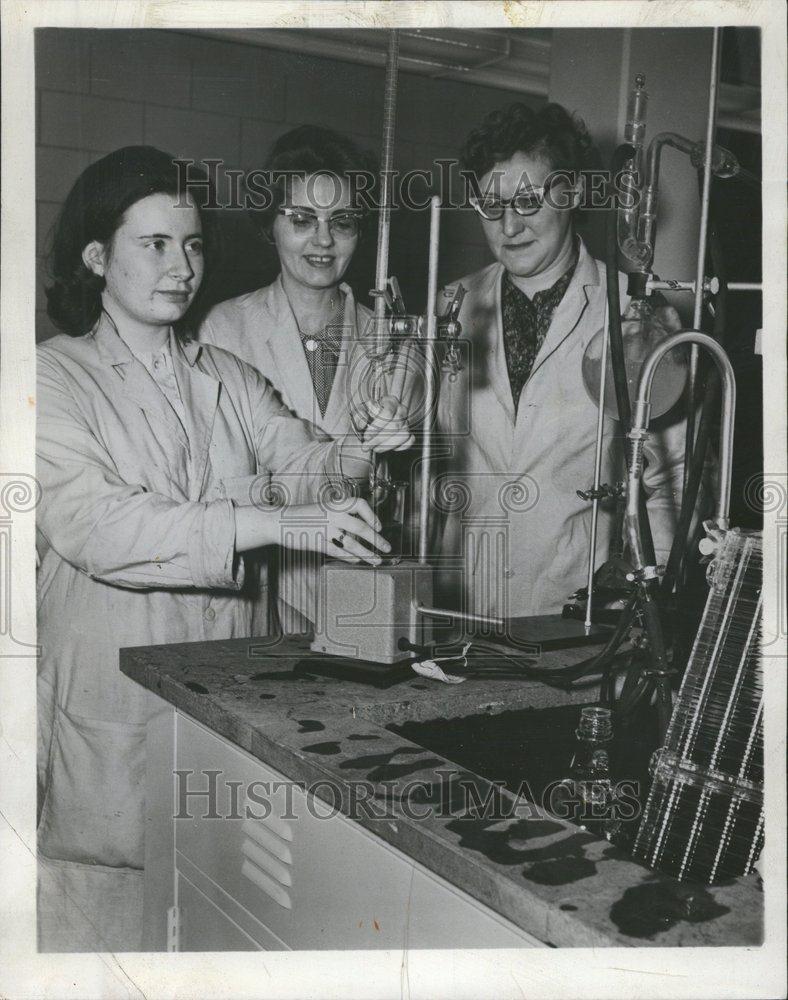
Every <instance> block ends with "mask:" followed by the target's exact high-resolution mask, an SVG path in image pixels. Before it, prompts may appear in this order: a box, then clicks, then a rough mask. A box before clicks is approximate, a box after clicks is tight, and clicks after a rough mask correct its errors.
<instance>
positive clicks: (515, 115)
mask: <svg viewBox="0 0 788 1000" xmlns="http://www.w3.org/2000/svg"><path fill="white" fill-rule="evenodd" d="M518 152H519V153H526V154H528V155H532V156H542V157H544V158H545V159H546V160H547V161H548V163H549V165H550V167H551V169H553V170H571V171H572V172H574V173H576V174H577V173H579V172H580V171H582V170H586V169H589V168H590V167H593V166H594V165H595V161H596V151H595V149H594V145H593V143H592V141H591V137H590V136H589V134H588V131H587V129H586V126H585V123H584V122H583V120H582V119H581V118H578V117H577V116H576V115H572V114H570V113H569V112H568V111H567V110H566V108H565V107H563V106H562V105H560V104H545V105H544V107H541V108H539V110H538V111H534V109H533V108H529V107H528V106H527V105H526V104H521V103H519V102H518V103H515V104H510V105H508V106H507V107H505V108H499V109H497V110H495V111H492V112H490V114H489V115H487V117H486V118H485V119H484V121H483V122H482V124H481V125H480V126H479V127H478V128H475V129H474V130H473V131H472V132H471V134H470V135H469V136H468V138H467V139H466V141H465V145H464V146H463V147H462V151H461V153H460V162H461V165H462V167H463V168H464V169H465V170H468V171H471V172H472V173H473V174H475V176H476V178H477V180H480V179H481V178H482V177H483V176H484V175H485V174H486V173H487V172H488V171H489V170H490V169H492V167H493V166H494V165H495V164H496V163H501V162H503V161H504V160H508V159H510V158H511V157H512V156H514V154H515V153H518Z"/></svg>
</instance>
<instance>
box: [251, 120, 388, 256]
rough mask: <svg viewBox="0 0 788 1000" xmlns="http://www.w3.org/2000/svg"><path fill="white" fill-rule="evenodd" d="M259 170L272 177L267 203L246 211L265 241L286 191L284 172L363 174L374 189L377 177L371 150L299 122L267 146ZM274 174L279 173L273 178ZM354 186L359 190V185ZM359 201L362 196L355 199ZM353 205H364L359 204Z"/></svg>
mask: <svg viewBox="0 0 788 1000" xmlns="http://www.w3.org/2000/svg"><path fill="white" fill-rule="evenodd" d="M263 170H264V171H265V172H266V173H270V175H271V178H272V183H271V184H270V186H268V188H267V192H268V200H269V202H270V203H269V204H268V205H267V207H266V208H260V209H252V210H251V212H250V214H251V216H252V219H253V221H254V224H255V226H256V227H257V228H258V230H259V231H260V232H261V233H262V234H263V236H265V238H266V239H268V240H270V239H271V233H272V230H273V225H274V221H275V219H276V214H277V210H278V209H279V207H280V206H281V204H282V202H283V201H284V199H285V195H286V193H287V191H286V180H287V174H288V173H290V174H293V173H298V174H301V175H305V176H309V175H310V174H328V175H330V176H332V177H336V178H342V177H347V176H348V175H349V174H360V173H364V174H367V175H369V177H368V180H369V183H368V184H367V185H366V190H367V191H374V188H375V186H376V184H377V179H378V162H377V158H376V157H375V154H374V153H372V152H371V151H370V150H367V149H362V147H361V146H358V145H357V144H356V143H355V142H354V141H353V140H352V139H350V138H349V137H348V136H346V135H342V133H341V132H335V131H334V130H333V129H330V128H323V127H322V126H320V125H299V126H298V127H297V128H294V129H291V130H290V131H289V132H285V134H284V135H280V136H279V138H278V139H277V140H276V142H275V143H274V144H273V146H272V147H271V151H270V153H269V154H268V157H267V158H266V161H265V163H264V164H263ZM277 174H279V175H280V176H278V177H277ZM358 187H359V189H361V185H358ZM359 201H360V202H361V201H362V199H361V198H359ZM354 207H357V208H365V205H364V204H363V203H362V204H359V205H357V206H354ZM369 218H370V216H369V213H366V212H365V221H367V222H368V221H369ZM362 231H363V230H362Z"/></svg>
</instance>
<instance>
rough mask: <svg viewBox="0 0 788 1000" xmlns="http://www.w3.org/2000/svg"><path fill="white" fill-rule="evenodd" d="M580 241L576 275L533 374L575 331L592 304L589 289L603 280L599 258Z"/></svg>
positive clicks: (556, 310) (551, 325) (554, 316)
mask: <svg viewBox="0 0 788 1000" xmlns="http://www.w3.org/2000/svg"><path fill="white" fill-rule="evenodd" d="M578 244H579V247H578V258H577V265H576V266H575V273H574V274H573V275H572V280H571V281H570V282H569V287H568V288H567V290H566V292H565V293H564V297H563V298H562V299H561V301H560V302H559V303H558V305H557V306H556V309H555V312H554V313H553V319H552V322H551V323H550V327H549V329H548V331H547V335H546V336H545V339H544V340H543V341H542V346H541V347H540V348H539V351H538V353H537V355H536V358H535V359H534V366H533V368H532V369H531V375H530V377H533V376H534V375H535V374H536V372H537V371H538V370H539V369H540V368H541V367H542V365H543V364H544V363H545V361H546V360H547V359H548V358H549V357H550V355H551V354H553V352H554V351H555V350H557V348H558V347H559V346H560V345H561V344H562V343H563V342H564V341H565V340H566V338H567V337H568V336H569V335H570V334H571V333H573V332H574V330H575V329H576V328H577V325H578V323H579V322H580V318H581V317H582V315H583V313H584V312H585V310H586V307H587V306H588V303H589V289H590V288H593V287H594V286H598V285H599V284H600V277H599V269H598V268H597V264H596V261H595V260H594V259H593V257H592V256H591V254H590V253H589V252H588V250H587V249H586V247H585V244H584V243H583V241H582V240H578Z"/></svg>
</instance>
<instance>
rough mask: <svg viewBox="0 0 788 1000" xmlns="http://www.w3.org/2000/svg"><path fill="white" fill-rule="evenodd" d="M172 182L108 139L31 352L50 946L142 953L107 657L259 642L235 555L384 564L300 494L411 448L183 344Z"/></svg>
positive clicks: (125, 763)
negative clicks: (264, 552) (285, 524)
mask: <svg viewBox="0 0 788 1000" xmlns="http://www.w3.org/2000/svg"><path fill="white" fill-rule="evenodd" d="M178 193H179V192H178V191H177V188H176V177H175V173H174V169H173V165H172V158H171V157H170V156H168V155H167V154H165V153H162V152H160V151H158V150H155V149H152V148H151V147H129V148H127V149H122V150H118V151H117V152H115V153H112V154H110V155H109V156H107V157H105V158H104V159H102V160H100V161H98V162H97V163H95V164H93V165H92V166H90V167H88V169H87V170H86V171H85V172H84V173H83V175H82V176H81V177H80V178H79V180H78V181H77V183H76V184H75V186H74V188H73V190H72V192H71V194H70V195H69V197H68V198H67V200H66V203H65V205H64V207H63V211H62V213H61V217H60V220H59V222H58V225H57V228H56V233H55V241H54V249H53V255H52V269H53V274H54V284H53V286H52V288H51V289H49V292H48V298H49V304H48V309H49V314H50V316H51V317H52V319H53V320H54V321H55V322H56V323H57V324H58V325H59V326H60V327H61V329H63V330H64V331H66V334H64V335H61V336H57V337H54V338H52V339H51V340H49V341H47V342H45V343H44V344H43V345H41V346H40V347H39V348H38V394H37V416H38V419H37V453H38V466H37V468H38V476H39V479H40V483H41V489H42V498H41V503H40V506H39V508H38V519H37V545H38V554H39V574H38V635H39V641H40V644H41V650H42V652H41V659H40V665H39V689H38V691H39V722H38V736H39V783H40V796H41V797H40V816H39V828H38V849H39V858H40V860H39V911H38V912H39V947H40V949H41V950H44V951H47V950H57V951H76V950H101V951H109V950H113V951H117V950H132V951H133V950H138V949H139V948H140V947H141V929H142V928H141V922H142V907H141V895H142V893H141V889H142V870H141V869H142V866H143V856H144V855H143V830H144V822H143V792H142V782H143V778H144V737H145V724H146V720H147V718H148V715H149V711H150V708H149V701H148V698H149V696H147V695H146V694H145V692H144V691H143V690H142V688H140V687H138V686H137V685H136V684H134V683H133V682H131V681H130V680H128V679H126V678H125V677H124V676H122V675H121V674H120V672H119V670H118V649H119V648H120V647H125V646H140V645H148V644H155V643H172V642H187V641H195V640H209V639H221V638H230V637H233V636H247V635H252V634H262V633H265V631H266V628H267V622H266V620H265V614H264V612H265V601H264V600H262V599H261V594H260V586H261V581H260V578H259V573H258V569H257V567H256V566H255V563H254V560H253V559H250V560H248V561H247V559H246V558H245V556H244V553H247V552H251V551H252V550H255V549H257V548H259V547H261V546H268V545H272V544H276V543H278V542H280V541H281V542H282V543H284V544H295V540H296V539H297V544H299V545H302V546H307V547H310V548H311V549H314V550H318V551H321V552H326V553H328V554H330V555H332V556H334V557H337V558H340V559H345V560H348V561H353V562H357V561H359V560H364V561H366V562H373V563H375V562H377V561H379V560H378V557H377V555H376V553H375V552H374V548H375V547H381V548H383V550H384V551H385V547H386V546H385V544H384V542H383V540H382V538H381V537H380V536H379V535H378V534H377V533H376V531H375V530H374V529H375V528H377V527H379V524H378V522H377V519H376V518H375V516H374V515H373V513H372V512H371V510H370V509H369V507H368V506H367V505H366V504H365V503H364V501H361V500H356V501H353V502H352V504H351V505H350V508H349V509H348V508H345V509H344V510H343V511H335V510H326V509H324V506H323V505H319V504H316V503H314V502H313V501H314V500H315V499H316V496H317V494H318V491H319V489H320V488H321V486H323V485H324V484H325V483H326V481H327V479H326V477H329V479H332V480H336V479H339V478H340V477H344V476H350V477H364V476H365V475H366V474H367V472H368V461H367V458H366V449H368V448H370V447H374V448H375V449H377V450H381V449H382V450H388V449H391V448H398V447H401V446H407V445H408V444H409V443H410V441H411V440H412V438H411V437H410V435H409V432H408V431H407V427H406V425H405V424H404V421H403V420H402V419H401V417H400V415H399V414H398V413H396V412H395V407H393V406H391V407H389V404H388V401H384V407H383V409H384V411H385V412H384V415H383V417H381V418H380V419H379V420H378V421H377V422H375V423H373V424H372V425H370V426H369V427H368V428H367V430H366V432H365V434H364V436H363V439H362V440H361V441H359V440H358V439H357V438H355V437H353V436H351V437H349V438H347V439H344V440H342V441H334V442H331V441H329V440H327V439H326V438H325V437H323V438H322V439H321V438H319V437H316V436H315V434H314V432H313V429H312V428H310V426H309V425H307V424H305V423H304V422H302V421H300V420H298V419H296V418H295V417H293V415H292V414H291V413H290V412H289V411H288V410H287V409H286V407H285V406H284V405H283V404H282V402H281V400H280V399H279V397H278V396H277V394H276V393H275V391H274V390H273V389H272V387H271V386H270V385H269V384H268V383H267V382H266V380H265V379H264V378H262V376H260V375H259V374H258V372H256V371H255V370H254V369H253V368H251V367H250V366H248V365H247V364H245V363H244V362H242V361H241V360H239V359H238V358H236V357H234V356H233V355H231V354H230V353H228V352H226V351H223V350H220V349H218V348H215V347H211V346H206V345H200V344H198V343H197V342H195V341H192V340H189V339H188V337H187V336H186V334H185V333H184V331H183V330H182V329H180V327H179V321H180V320H182V318H183V317H184V315H185V314H186V312H187V310H188V308H189V306H190V305H191V303H192V301H193V299H194V298H195V296H196V294H197V292H198V289H199V287H200V283H201V280H202V276H203V270H204V251H203V244H204V237H205V234H204V233H203V218H202V216H203V214H204V213H201V212H200V210H199V209H198V208H197V207H196V206H195V204H194V202H193V201H192V200H191V198H190V197H189V196H188V193H187V195H186V197H185V199H184V198H183V197H181V198H180V199H177V198H176V197H175V196H176V194H178ZM176 201H178V202H179V204H178V205H176ZM176 330H178V332H177V333H176V332H175V331H176ZM386 415H390V416H392V418H393V419H391V420H390V421H389V422H388V424H387V426H384V424H385V423H386V421H385V416H386ZM267 484H271V485H272V486H273V488H274V492H276V493H277V494H278V495H279V496H280V497H285V498H287V499H289V502H290V503H291V504H305V506H304V507H303V513H304V515H305V519H304V525H303V527H301V526H300V525H299V529H300V530H299V531H298V532H293V531H289V532H288V533H287V535H286V536H283V535H281V534H280V523H279V522H280V514H279V509H278V508H277V507H276V506H272V505H270V504H268V505H266V504H265V499H266V496H268V494H265V493H264V491H263V487H264V486H265V485H267ZM260 501H262V502H260ZM299 510H300V508H293V507H291V508H290V509H289V510H288V520H291V519H292V517H293V516H295V515H296V514H297V513H298V512H299ZM316 515H319V516H320V517H322V518H323V522H322V524H319V523H317V524H316V522H317V521H318V517H316Z"/></svg>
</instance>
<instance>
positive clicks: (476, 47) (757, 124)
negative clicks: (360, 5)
mask: <svg viewBox="0 0 788 1000" xmlns="http://www.w3.org/2000/svg"><path fill="white" fill-rule="evenodd" d="M199 34H201V35H208V36H215V37H217V38H222V39H224V40H225V41H234V42H241V43H243V44H245V45H256V46H259V47H261V48H268V49H282V50H285V51H288V52H295V53H298V54H300V55H311V56H317V57H319V58H323V59H338V60H341V61H342V62H350V63H363V64H365V65H367V66H380V67H383V66H385V64H386V53H387V50H388V32H387V31H385V30H384V29H380V28H377V29H375V28H314V29H308V30H305V29H290V28H264V29H263V28H250V29H247V30H233V29H229V30H225V29H221V30H204V31H200V32H199ZM552 35H553V32H552V30H550V29H530V28H511V29H510V28H500V29H498V28H488V29H482V28H462V29H448V28H447V29H440V28H423V29H413V30H410V29H405V28H401V29H400V30H399V36H400V48H399V65H400V69H401V70H402V71H403V72H406V73H417V74H419V75H421V76H428V77H431V78H433V79H439V78H441V79H452V80H462V81H464V82H467V83H476V84H479V85H480V86H485V87H496V88H498V89H500V90H505V91H508V92H509V93H516V94H529V95H532V96H536V97H547V96H548V90H549V82H550V46H551V41H552ZM718 124H719V125H720V126H721V127H723V128H729V129H733V130H736V131H740V132H760V129H761V91H760V87H758V86H754V85H752V84H745V83H726V82H723V83H722V84H721V85H720V90H719V103H718Z"/></svg>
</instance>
